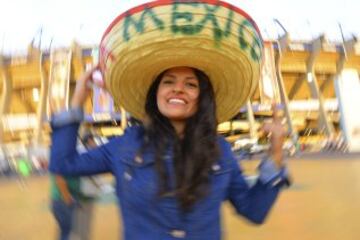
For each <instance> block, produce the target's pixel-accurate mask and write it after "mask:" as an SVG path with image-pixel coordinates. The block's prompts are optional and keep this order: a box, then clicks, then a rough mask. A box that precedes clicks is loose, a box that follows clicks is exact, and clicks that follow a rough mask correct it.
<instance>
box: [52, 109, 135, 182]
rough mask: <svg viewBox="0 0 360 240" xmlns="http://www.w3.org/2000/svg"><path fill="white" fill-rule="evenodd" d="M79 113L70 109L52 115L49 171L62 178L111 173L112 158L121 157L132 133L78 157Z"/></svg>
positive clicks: (128, 131)
mask: <svg viewBox="0 0 360 240" xmlns="http://www.w3.org/2000/svg"><path fill="white" fill-rule="evenodd" d="M81 119H82V112H81V111H79V110H77V109H73V110H70V111H66V112H65V111H64V112H61V113H60V114H58V115H57V116H54V117H53V119H52V122H51V128H52V134H51V140H52V145H51V148H50V164H49V170H50V171H51V172H53V173H56V174H60V175H65V176H84V175H93V174H98V173H106V172H113V171H114V166H113V165H114V159H115V156H120V155H121V154H122V153H123V152H124V151H125V150H124V149H126V147H127V146H128V144H127V139H128V136H129V134H130V135H131V133H132V132H134V131H131V130H126V131H125V133H124V135H123V136H121V137H117V138H114V139H112V140H111V141H110V142H108V143H107V144H105V145H102V146H99V147H97V148H94V149H91V150H89V151H87V152H85V153H83V154H79V153H78V152H77V149H76V144H77V135H78V129H79V126H80V121H81Z"/></svg>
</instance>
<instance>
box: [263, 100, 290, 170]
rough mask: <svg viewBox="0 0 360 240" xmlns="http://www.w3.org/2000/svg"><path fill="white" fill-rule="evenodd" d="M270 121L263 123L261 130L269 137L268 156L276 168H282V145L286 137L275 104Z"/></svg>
mask: <svg viewBox="0 0 360 240" xmlns="http://www.w3.org/2000/svg"><path fill="white" fill-rule="evenodd" d="M272 111H273V117H272V121H271V122H269V123H265V124H264V125H263V126H262V130H263V131H264V133H265V134H266V135H268V136H269V137H270V143H271V146H270V155H271V158H272V159H273V161H274V162H275V164H276V166H277V167H278V168H281V167H282V166H283V164H284V163H283V144H284V140H285V136H286V129H285V128H284V126H283V124H282V117H281V113H280V111H279V109H278V108H277V107H276V104H273V105H272Z"/></svg>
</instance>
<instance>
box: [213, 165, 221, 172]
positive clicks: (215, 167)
mask: <svg viewBox="0 0 360 240" xmlns="http://www.w3.org/2000/svg"><path fill="white" fill-rule="evenodd" d="M220 169H221V167H220V165H219V164H215V165H213V166H212V170H213V171H215V172H216V171H219V170H220Z"/></svg>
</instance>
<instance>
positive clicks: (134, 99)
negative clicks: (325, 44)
mask: <svg viewBox="0 0 360 240" xmlns="http://www.w3.org/2000/svg"><path fill="white" fill-rule="evenodd" d="M164 2H169V1H156V2H153V3H152V4H153V5H152V8H151V9H152V11H153V12H156V13H157V14H158V17H159V18H161V19H165V20H166V19H168V18H170V17H169V16H168V15H169V14H170V13H168V11H166V10H168V9H166V8H167V7H169V6H171V5H169V4H164ZM171 2H172V1H171ZM196 2H203V3H206V4H209V3H208V2H214V1H196ZM155 3H157V4H155ZM161 3H162V4H161ZM221 3H222V2H220V3H219V1H216V4H218V5H217V6H221V7H222V8H224V12H225V10H227V9H229V5H228V4H225V3H224V4H221ZM219 4H220V5H219ZM144 7H145V6H144ZM146 7H149V5H147V6H146ZM137 9H138V10H139V9H141V8H140V7H137ZM144 9H145V8H144ZM196 9H198V8H194V10H196ZM234 9H235V10H236V8H234ZM234 9H231V10H234ZM235 10H234V12H235V13H236V17H235V18H233V19H234V21H233V24H234V25H235V26H236V27H237V28H236V27H233V28H234V29H235V30H234V31H232V32H230V33H229V34H228V35H227V37H226V38H224V39H222V40H221V41H220V42H214V30H213V29H212V28H211V25H210V26H204V27H203V29H202V31H201V32H199V33H198V34H194V35H185V34H174V32H172V31H170V30H169V31H167V30H166V29H170V28H171V26H170V24H168V25H166V24H164V26H163V29H165V30H161V31H159V29H158V28H156V26H155V25H151V24H148V25H146V27H145V29H144V31H143V32H141V33H138V32H132V35H131V40H130V41H129V40H127V41H126V40H124V39H123V38H121V37H119V34H120V33H123V32H124V26H125V25H124V24H123V21H124V17H122V18H121V17H119V18H117V19H116V20H115V21H114V22H113V23H112V24H111V25H110V27H109V29H108V30H107V32H106V33H105V35H104V37H103V40H102V42H101V49H100V51H101V58H100V63H101V65H102V68H103V70H104V75H105V80H106V86H107V88H108V90H109V91H110V93H111V94H112V96H113V98H114V101H115V102H117V103H118V104H120V105H121V106H123V107H124V108H125V110H127V111H128V112H129V113H130V114H131V115H132V116H134V117H135V118H137V119H139V120H141V119H143V118H144V116H145V113H144V110H145V99H146V95H147V92H148V89H149V87H150V85H151V84H152V82H153V81H154V79H155V78H156V77H157V76H158V75H159V74H160V73H161V72H163V71H164V70H166V69H169V68H172V67H177V66H188V67H194V68H197V69H200V70H202V71H203V72H205V73H206V74H207V75H208V76H209V78H210V81H211V83H212V86H213V88H214V91H215V96H216V106H217V108H216V111H217V120H218V122H219V123H221V122H224V121H226V120H228V119H230V118H231V117H233V116H234V115H235V114H237V113H238V112H239V110H240V108H241V106H242V105H243V104H244V103H245V102H246V100H247V99H248V98H249V96H250V95H251V94H252V93H253V91H254V90H255V88H256V86H257V82H258V79H259V75H260V65H261V51H262V39H261V37H260V35H259V33H258V30H257V27H256V25H254V26H253V28H251V27H252V24H253V21H252V20H251V21H250V20H248V21H247V23H248V24H246V26H245V27H243V29H242V30H243V31H242V38H243V40H245V41H246V40H249V43H248V49H244V48H241V47H239V37H238V35H237V32H236V31H238V29H239V21H241V19H248V18H249V17H248V16H247V15H245V14H244V13H243V12H242V11H240V10H238V11H235ZM132 14H133V15H134V17H136V15H140V16H141V11H140V10H139V11H138V12H136V11H134V10H133V12H132ZM194 14H201V12H200V13H199V12H195V13H194ZM223 15H224V14H221V12H219V16H218V21H219V23H221V21H228V20H227V19H226V18H224V17H223ZM138 19H140V17H139V16H138ZM165 20H164V22H165V23H167V22H166V21H165ZM249 23H251V24H249ZM120 36H121V35H120ZM250 41H251V42H250ZM254 48H256V49H254ZM254 52H255V53H257V54H258V58H254V57H252V56H251V54H254Z"/></svg>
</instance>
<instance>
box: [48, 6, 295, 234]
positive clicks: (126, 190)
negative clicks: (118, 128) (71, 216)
mask: <svg viewBox="0 0 360 240" xmlns="http://www.w3.org/2000/svg"><path fill="white" fill-rule="evenodd" d="M179 4H180V5H179ZM181 4H183V5H181ZM199 4H203V5H200V6H203V8H199ZM207 4H209V5H211V4H218V5H217V6H215V7H218V8H220V7H221V8H224V9H226V10H229V11H234V12H233V14H236V16H237V17H246V18H248V16H247V15H246V16H245V15H242V14H243V12H242V11H240V10H238V9H237V8H236V7H234V6H231V7H229V5H228V4H225V3H222V2H216V3H214V2H212V1H193V2H192V1H179V2H174V3H173V2H169V1H155V2H152V3H151V8H149V6H150V5H143V6H139V7H137V8H134V9H132V10H130V11H128V12H127V14H123V15H120V16H119V17H118V18H116V20H115V21H114V22H113V23H112V24H111V25H110V27H109V28H108V29H107V31H106V33H105V35H104V37H103V40H102V43H101V46H100V49H101V51H102V57H101V58H100V66H101V67H100V70H101V72H102V74H103V77H104V78H105V83H106V86H107V87H108V88H109V89H108V90H109V91H110V92H111V93H112V95H113V98H114V100H115V101H116V102H117V103H118V104H119V105H122V106H123V107H124V108H125V109H126V110H127V111H128V112H129V113H130V114H131V115H132V116H134V117H135V118H136V119H138V120H139V121H140V122H141V124H139V125H138V126H132V127H129V128H127V129H126V130H125V133H124V134H123V135H122V136H119V137H115V138H113V139H111V140H110V141H109V142H108V143H107V144H104V145H102V146H100V147H97V148H95V149H92V150H90V151H88V152H86V153H83V154H79V153H78V152H77V151H76V135H77V132H78V129H79V125H80V123H81V121H82V120H83V110H82V108H83V105H84V102H85V101H86V99H87V97H88V96H89V92H90V88H89V87H88V86H89V85H92V84H94V83H95V84H98V85H101V86H104V83H103V82H101V81H100V80H99V79H98V78H95V75H96V74H95V72H97V70H99V66H95V67H93V68H92V69H90V70H88V71H87V72H85V73H84V74H83V75H82V77H81V78H80V79H79V80H78V81H77V84H76V89H75V92H74V94H73V97H72V100H71V108H70V109H69V110H64V111H62V112H61V113H58V114H55V115H53V117H52V122H51V126H52V130H53V131H52V146H51V158H50V170H51V171H52V172H53V173H55V174H63V175H66V176H84V175H85V176H87V175H93V174H99V173H112V174H113V175H114V176H115V179H116V194H117V197H118V200H119V207H120V210H121V211H120V212H121V215H122V222H123V226H124V227H123V229H124V233H123V236H124V238H123V239H126V240H134V239H136V240H159V239H163V240H165V239H169V240H170V239H199V240H200V239H207V240H212V239H213V240H215V239H216V240H218V239H221V237H222V236H221V235H222V234H221V228H220V227H221V223H220V219H221V217H220V207H221V204H222V202H223V201H225V200H228V201H230V203H231V204H232V205H233V206H234V209H235V210H236V212H237V213H238V214H239V215H241V216H243V217H245V218H246V219H248V220H250V221H251V222H253V223H255V224H261V223H263V222H264V220H265V218H266V216H267V215H268V213H269V211H270V209H271V207H272V206H273V204H274V202H275V200H276V198H277V196H278V194H279V192H280V190H281V189H282V188H283V187H284V186H288V185H289V181H288V175H287V170H286V166H285V163H284V159H283V154H282V146H283V142H284V137H285V130H284V127H283V126H282V124H281V117H280V116H279V111H277V109H276V108H275V107H274V109H273V121H272V122H271V123H267V124H266V125H264V126H263V130H264V131H265V132H266V133H267V134H269V137H270V142H271V148H270V151H269V154H268V156H267V157H266V158H264V159H263V160H262V162H261V163H260V165H259V177H258V180H257V181H256V183H255V184H254V185H253V186H251V187H250V186H249V185H248V184H247V183H246V181H245V178H244V175H243V173H242V170H241V168H240V167H239V165H238V162H237V160H236V159H235V157H234V156H233V153H232V151H231V146H230V144H229V143H228V142H226V140H225V139H224V138H223V137H222V136H219V135H218V134H217V124H218V123H219V122H223V121H226V120H228V119H230V118H231V117H232V116H234V115H236V114H237V113H238V111H239V109H240V107H241V106H242V105H243V104H244V103H245V100H246V99H247V98H248V97H249V96H250V94H251V91H252V90H251V87H250V86H251V84H253V83H254V82H252V81H255V82H256V81H258V72H259V69H260V65H261V58H257V57H256V54H257V53H256V52H251V51H246V49H245V48H244V47H241V46H244V45H245V46H249V44H252V43H253V41H250V42H246V41H248V39H247V38H242V39H241V41H242V42H240V44H242V45H241V46H240V47H238V46H237V45H236V44H227V45H226V44H223V45H221V46H222V47H223V48H222V49H220V47H219V45H220V43H218V45H215V44H214V42H213V41H212V40H213V39H212V38H213V37H214V36H213V35H212V34H208V35H207V32H206V31H205V30H204V31H203V32H201V33H202V34H203V35H197V37H198V38H192V37H191V36H192V35H191V34H195V33H196V32H195V30H196V31H201V30H202V28H201V25H195V24H194V25H191V24H192V23H193V22H191V21H193V18H192V17H191V16H195V15H196V14H197V16H205V15H204V14H203V15H201V14H199V13H198V11H209V12H208V14H213V15H214V16H212V17H213V19H215V20H216V19H218V18H219V16H217V15H216V14H215V13H214V11H212V12H211V11H210V10H211V9H214V8H213V7H212V8H211V7H209V6H208V5H207ZM158 7H159V8H161V13H168V12H170V13H171V11H175V10H177V9H178V8H179V7H184V8H186V10H187V11H186V12H183V15H181V14H180V13H179V12H172V14H176V16H177V17H178V18H185V19H186V21H184V22H185V23H184V24H185V25H181V24H180V23H177V24H179V25H174V21H175V20H176V18H172V20H169V19H171V18H169V19H168V18H165V17H164V16H166V14H159V15H156V13H157V8H158ZM163 8H168V9H169V11H166V9H163ZM209 9H210V10H209ZM190 10H191V11H193V12H191V11H190ZM149 11H151V14H152V15H151V16H152V19H157V21H155V20H154V22H155V23H156V24H158V25H156V24H145V23H147V22H141V21H150V20H149V19H150V18H143V17H141V19H140V20H139V21H140V23H138V25H136V26H137V27H138V26H143V27H144V28H145V26H146V27H147V28H150V27H153V26H155V27H156V26H163V27H158V29H155V30H154V31H169V32H171V31H173V32H174V31H177V29H183V30H184V31H183V32H181V31H177V32H176V33H177V34H178V36H181V37H182V38H181V41H179V40H178V39H177V38H176V37H175V35H174V34H168V35H167V34H165V33H164V32H162V35H161V36H159V38H158V39H156V41H158V42H160V41H162V42H161V43H160V44H156V41H155V40H152V38H151V37H150V35H151V34H150V35H149V38H146V36H147V35H146V34H147V33H151V32H152V31H151V29H146V31H145V30H144V29H142V28H136V29H135V30H134V31H138V33H139V34H138V35H136V36H137V37H135V38H134V39H130V37H129V36H128V35H126V34H127V33H128V32H124V34H123V35H122V34H119V33H117V32H116V30H118V29H125V30H126V26H127V25H126V24H130V23H131V24H133V23H134V20H133V19H131V14H140V13H142V15H141V16H144V15H145V14H148V13H149ZM222 12H225V11H222ZM222 12H221V11H219V13H218V14H221V13H222ZM191 14H194V15H191ZM229 16H230V17H229V19H228V21H232V19H230V18H231V16H233V15H229ZM160 17H162V18H161V19H160ZM129 19H130V20H129ZM146 19H147V20H146ZM174 19H175V20H174ZM219 19H220V18H219ZM215 20H214V21H215ZM162 21H163V22H166V21H169V25H166V24H164V25H161V24H160V23H161V22H162ZM171 21H172V22H171ZM214 21H211V22H212V23H214ZM170 23H171V24H170ZM121 24H124V26H125V27H124V28H123V27H119V26H123V25H121ZM141 24H143V25H141ZM252 24H254V22H253V20H251V21H250V20H249V22H248V25H247V26H246V27H249V28H251V29H253V30H252V31H253V35H252V36H249V38H250V37H256V39H254V41H261V38H260V37H259V35H258V34H259V33H258V32H257V30H256V28H257V27H256V26H253V25H252ZM210 25H211V24H210ZM164 26H172V28H169V29H166V30H164V28H165V27H164ZM196 26H197V27H196ZM199 26H200V27H199ZM229 26H231V25H229ZM236 26H238V25H236ZM176 27H178V28H176ZM180 27H183V28H180ZM190 27H194V28H190ZM213 27H214V29H215V28H216V26H213ZM189 29H190V30H191V29H193V30H194V31H193V32H190V30H189ZM199 29H200V30H199ZM125 30H124V31H125ZM185 30H186V31H185ZM214 31H215V30H214ZM229 31H230V30H229ZM210 32H211V31H210ZM190 33H191V34H190ZM142 34H143V35H142ZM181 34H182V35H181ZM236 34H238V32H235V33H234V35H231V34H229V35H228V36H230V37H233V36H235V35H236ZM240 34H242V33H240ZM189 35H191V36H189ZM123 36H125V37H126V36H127V38H126V39H125V40H123V39H122V37H123ZM151 36H152V35H151ZM125 37H124V38H125ZM141 37H143V38H141ZM230 37H229V38H230ZM201 38H205V40H204V39H201ZM145 39H146V40H148V41H149V42H147V41H145ZM215 40H216V39H215ZM215 40H214V41H215ZM224 41H225V40H224ZM145 43H146V44H145ZM149 43H151V44H149ZM232 43H233V42H232ZM111 44H114V45H113V46H112V45H111ZM127 45H128V48H126V46H127ZM259 46H262V45H261V44H260V45H259ZM121 47H124V48H123V49H122V48H121ZM119 49H120V50H119ZM130 49H131V51H132V54H128V52H127V51H128V50H130ZM113 50H116V51H113ZM137 51H138V52H137ZM259 51H262V50H261V49H259ZM231 54H237V55H236V57H235V58H233V57H232V56H231ZM138 56H141V58H138ZM146 56H153V57H151V58H147V57H146ZM107 57H108V58H107ZM241 58H243V59H241ZM236 59H237V60H236ZM122 61H123V62H122ZM215 62H218V63H221V64H214V63H215ZM209 63H213V64H209ZM230 63H231V64H230ZM134 66H136V67H134Z"/></svg>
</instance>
